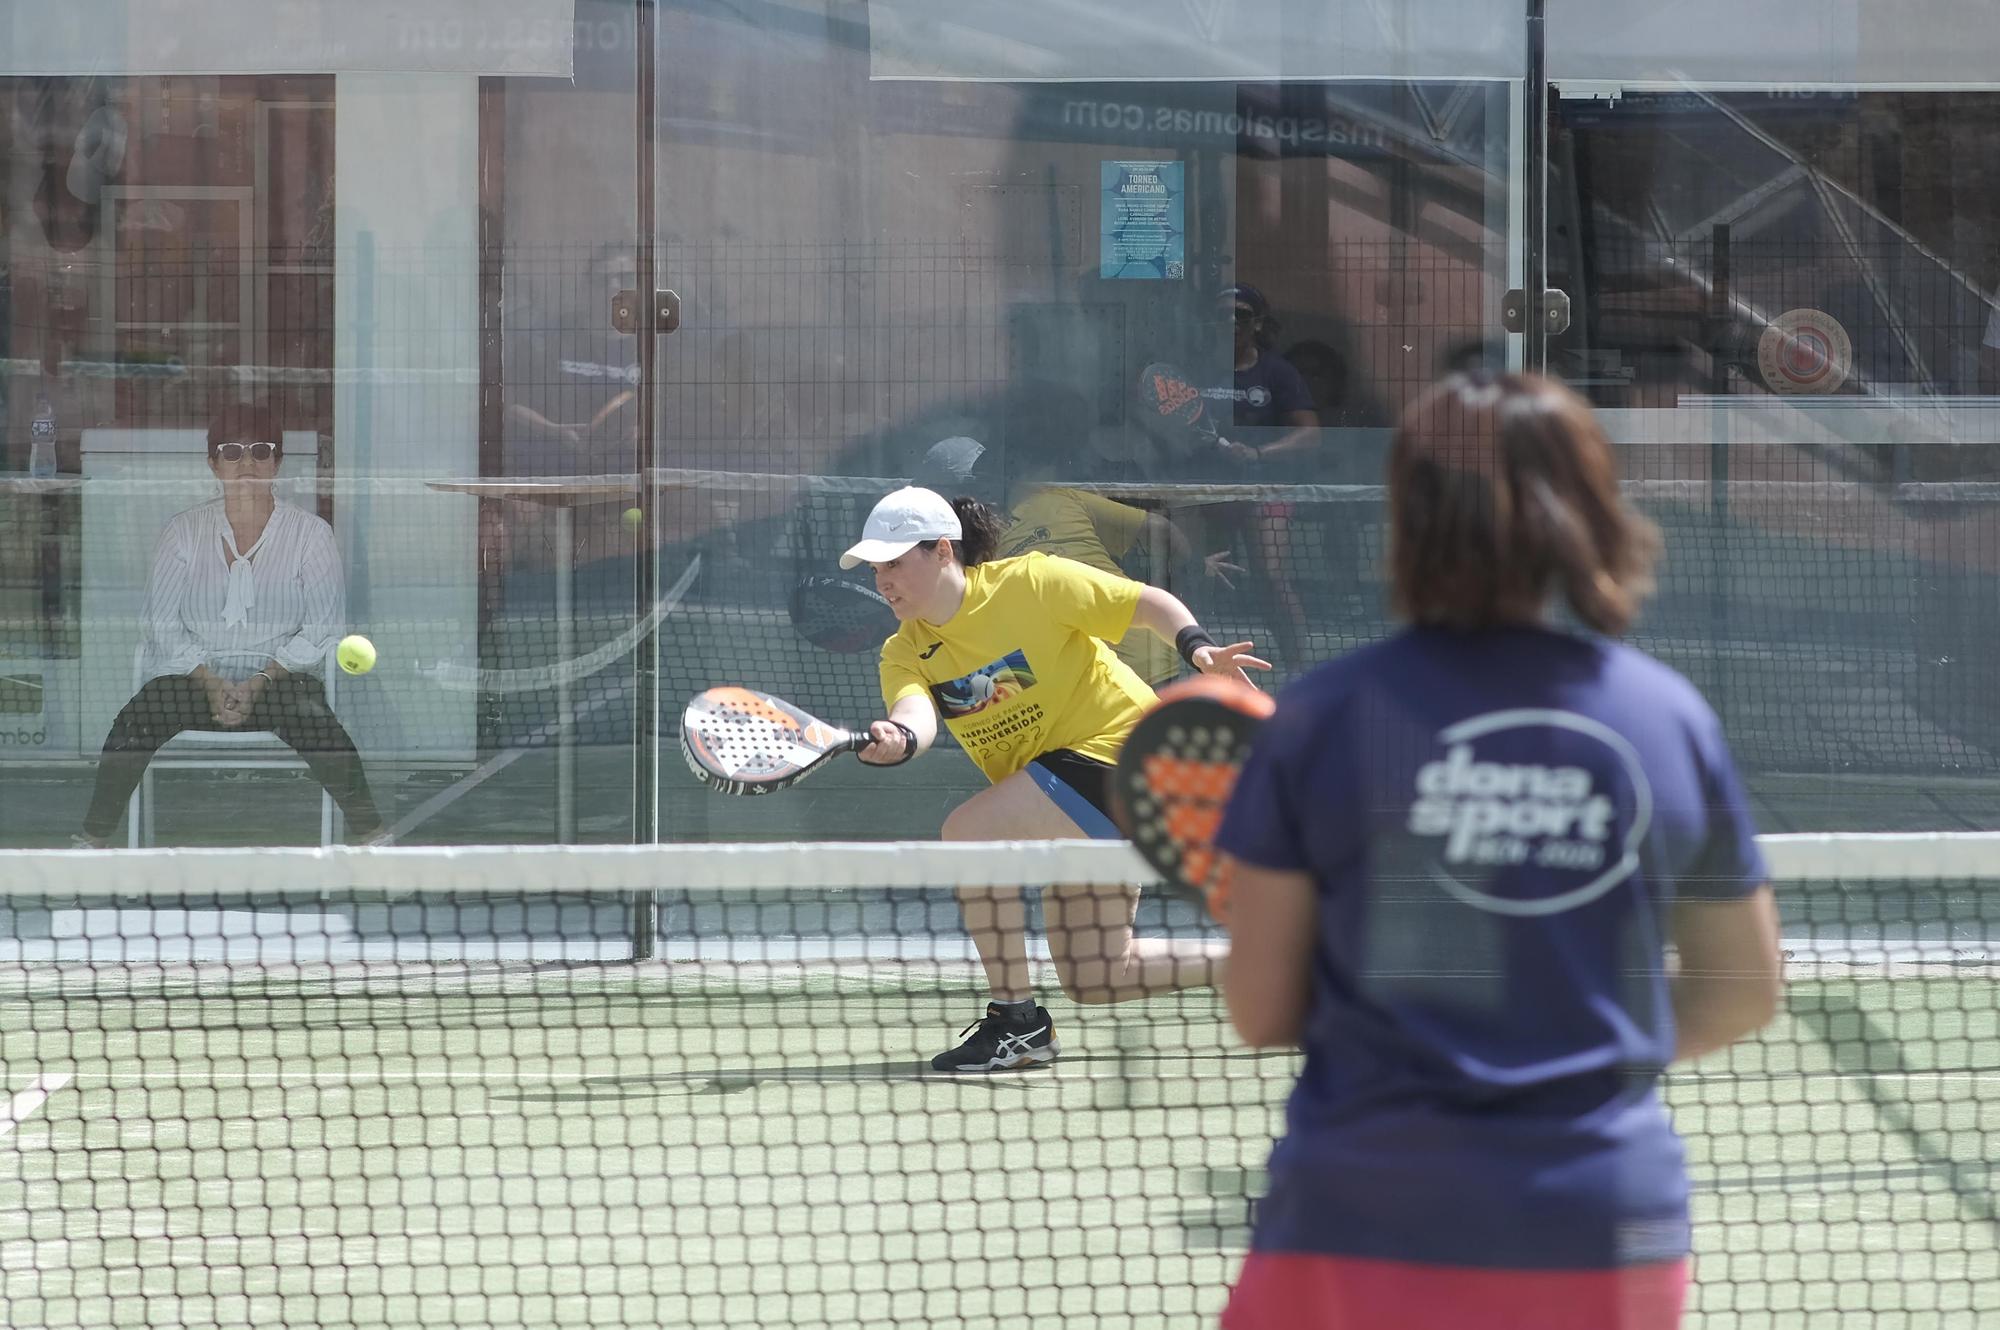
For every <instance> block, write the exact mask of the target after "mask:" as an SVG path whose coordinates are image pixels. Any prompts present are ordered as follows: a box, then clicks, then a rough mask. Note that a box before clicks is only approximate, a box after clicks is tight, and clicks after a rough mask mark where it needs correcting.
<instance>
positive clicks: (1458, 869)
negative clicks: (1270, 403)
mask: <svg viewBox="0 0 2000 1330" xmlns="http://www.w3.org/2000/svg"><path fill="white" fill-rule="evenodd" d="M1389 506H1390V563H1391V569H1392V573H1391V576H1392V592H1393V597H1394V602H1395V607H1396V609H1397V610H1398V612H1399V613H1400V614H1401V615H1402V616H1403V617H1404V618H1406V619H1408V620H1409V622H1410V626H1409V627H1408V628H1407V629H1405V630H1404V631H1403V632H1401V633H1400V634H1398V635H1396V636H1395V637H1392V638H1390V639H1389V640H1387V641H1385V642H1382V643H1379V644H1377V645H1375V646H1372V647H1369V648H1366V649H1364V650H1361V651H1358V652H1355V653H1354V654H1352V655H1350V656H1348V657H1346V658H1345V659H1342V660H1340V661H1337V662H1335V663H1333V664H1330V665H1325V666H1322V667H1320V668H1319V669H1317V670H1315V671H1314V672H1313V673H1311V674H1310V675H1308V676H1307V677H1306V678H1305V679H1303V680H1301V681H1300V682H1299V683H1298V684H1297V685H1296V686H1294V687H1292V688H1291V689H1289V690H1288V691H1287V692H1286V693H1285V694H1284V695H1283V696H1282V697H1281V699H1280V701H1279V706H1278V711H1277V715H1276V716H1275V718H1274V719H1273V721H1272V722H1271V723H1269V724H1267V725H1266V726H1265V727H1264V729H1263V731H1262V732H1261V734H1260V736H1259V739H1258V742H1257V745H1256V747H1255V749H1254V750H1253V752H1252V754H1251V757H1250V759H1249V761H1248V763H1247V765H1246V766H1245V769H1244V771H1243V775H1242V778H1241V780H1240V781H1239V783H1238V784H1237V786H1236V790H1235V793H1234V796H1233V798H1232V800H1231V802H1230V805H1229V812H1228V815H1227V817H1226V819H1225V821H1224V824H1223V828H1222V832H1221V834H1220V836H1219V837H1218V844H1219V845H1220V847H1221V848H1222V849H1223V850H1224V851H1225V852H1226V853H1227V854H1229V855H1230V856H1232V858H1233V860H1234V872H1235V878H1234V889H1233V890H1234V894H1233V901H1232V907H1231V908H1232V914H1231V919H1230V926H1231V932H1232V942H1233V952H1232V956H1233V961H1232V964H1231V965H1230V967H1229V972H1228V976H1227V979H1226V983H1225V989H1226V995H1227V1000H1228V1005H1229V1011H1230V1016H1231V1018H1232V1020H1233V1021H1234V1023H1235V1025H1236V1028H1237V1030H1238V1031H1239V1033H1241V1035H1242V1036H1243V1038H1244V1039H1245V1040H1246V1041H1247V1042H1249V1043H1250V1044H1252V1045H1256V1046H1283V1045H1298V1046H1300V1047H1302V1048H1303V1049H1304V1050H1305V1063H1304V1067H1303V1070H1302V1073H1301V1075H1300V1078H1299V1083H1298V1086H1297V1088H1296V1089H1295V1090H1294V1092H1293V1094H1292V1098H1291V1101H1290V1105H1289V1109H1288V1113H1287V1126H1286V1131H1285V1135H1284V1137H1283V1138H1282V1139H1281V1140H1280V1141H1279V1142H1278V1144H1277V1146H1276V1148H1275V1149H1274V1150H1273V1152H1272V1156H1271V1164H1270V1195H1269V1197H1268V1198H1267V1199H1266V1200H1265V1201H1264V1202H1263V1204H1262V1205H1261V1206H1260V1207H1259V1209H1258V1211H1257V1222H1256V1228H1255V1234H1254V1237H1253V1240H1252V1244H1251V1252H1250V1255H1249V1257H1248V1258H1247V1259H1246V1260H1245V1263H1244V1267H1243V1272H1242V1276H1241V1279H1240V1281H1239V1282H1238V1284H1237V1286H1236V1289H1235V1291H1234V1293H1233V1295H1232V1297H1231V1299H1230V1303H1229V1307H1228V1310H1227V1312H1226V1313H1225V1315H1224V1318H1223V1325H1224V1326H1225V1327H1228V1328H1229V1330H1262V1328H1263V1327H1281V1326H1282V1327H1286V1330H1335V1328H1336V1327H1339V1328H1342V1330H1347V1328H1353V1330H1361V1328H1362V1327H1366V1328H1367V1330H1379V1328H1380V1327H1392V1326H1393V1327H1403V1328H1406V1330H1668V1328H1669V1327H1672V1326H1675V1325H1677V1324H1678V1323H1679V1319H1680V1311H1681V1306H1682V1303H1683V1301H1684V1298H1685V1292H1686V1284H1687V1277H1688V1252H1689V1226H1688V1182H1687V1173H1686V1169H1685V1166H1684V1162H1683V1153H1682V1147H1681V1142H1680V1139H1679V1138H1678V1136H1676V1135H1675V1133H1674V1130H1673V1128H1672V1125H1671V1124H1670V1123H1669V1121H1668V1118H1667V1112H1666V1108H1665V1106H1664V1104H1663V1103H1662V1101H1661V1097H1660V1093H1659V1088H1658V1082H1659V1079H1660V1075H1661V1073H1662V1071H1664V1069H1665V1068H1666V1066H1667V1064H1668V1063H1669V1062H1672V1061H1675V1060H1677V1059H1681V1058H1692V1057H1698V1056H1700V1055H1702V1054H1704V1053H1707V1052H1710V1051H1713V1050H1715V1049H1719V1048H1722V1047H1724V1046H1725V1045H1727V1044H1729V1043H1731V1042H1732V1041H1734V1040H1737V1039H1740V1038H1742V1037H1743V1036H1744V1035H1746V1034H1749V1033H1750V1032H1752V1031H1754V1030H1756V1029H1757V1028H1759V1027H1760V1026H1762V1025H1763V1024H1764V1023H1765V1022H1767V1021H1768V1020H1769V1019H1770V1018H1771V1016H1772V1014H1773V1012H1774V1011H1775V1010H1776V1007H1777V1003H1778V999H1779V992H1780V985H1781V969H1780V958H1779V953H1778V940H1777V939H1778V925H1777V914H1776V909H1775V906H1774V904H1773V901H1772V893H1771V889H1770V886H1769V885H1768V882H1767V878H1768V874H1767V872H1766V870H1765V866H1764V862H1763V859H1762V857H1761V855H1760V853H1759V851H1758V848H1757V844H1756V841H1755V839H1754V833H1753V828H1752V826H1751V821H1750V816H1749V813H1748V811H1747V808H1746V799H1745V796H1744V793H1743V790H1742V787H1741V785H1740V783H1739V781H1738V778H1737V774H1736V770H1735V765H1734V763H1733V761H1732V759H1731V757H1730V754H1729V749H1728V746H1727V745H1726V744H1725V743H1724V741H1723V737H1722V731H1721V727H1720V725H1719V724H1718V722H1717V720H1716V718H1715V715H1714V713H1713V712H1712V711H1711V710H1710V709H1709V707H1708V705H1707V704H1706V703H1705V702H1704V701H1703V700H1702V699H1701V697H1700V695H1699V694H1698V693H1697V692H1696V691H1695V690H1694V688H1693V687H1692V686H1690V685H1689V684H1688V682H1687V681H1686V680H1684V679H1682V678H1681V677H1680V676H1679V675H1677V674H1675V673H1673V672H1672V671H1671V670H1669V669H1667V668H1666V667H1665V666H1663V665H1661V664H1659V663H1658V662H1657V661H1654V660H1653V659H1651V658H1650V657H1648V656H1646V655H1644V654H1642V653H1640V652H1638V651H1636V650H1634V649H1632V648H1630V647H1626V646H1623V645H1620V644H1618V643H1616V642H1615V641H1613V640H1611V637H1612V635H1615V634H1618V633H1620V632H1622V631H1624V630H1625V628H1626V627H1627V626H1628V625H1629V624H1630V622H1631V620H1632V618H1633V616H1634V614H1635V613H1636V611H1637V608H1638V604H1639V601H1640V598H1641V597H1642V595H1643V594H1644V593H1645V591H1646V590H1647V589H1648V587H1649V582H1650V578H1649V571H1650V568H1651V565H1652V562H1653V558H1654V556H1655V553H1656V550H1657V545H1658V538H1657V535H1656V534H1655V532H1654V531H1653V529H1652V527H1651V526H1650V525H1649V524H1648V523H1647V522H1646V521H1645V520H1644V519H1643V518H1641V517H1639V516H1637V515H1636V514H1634V513H1633V512H1631V511H1630V510H1628V509H1627V508H1626V507H1625V506H1624V504H1623V502H1622V499H1621V497H1620V495H1619V492H1618V486H1617V480H1616V476H1615V473H1614V468H1613V463H1612V458H1611V453H1610V449H1609V446H1608V444H1607V443H1606V441H1605V438H1604V435H1603V432H1602V431H1601V429H1600V428H1599V427H1598V425H1597V424H1596V422H1595V420H1594V419H1593V418H1592V416H1591V414H1590V411H1589V408H1588V407H1587V406H1586V405H1585V404H1584V403H1583V402H1582V400H1581V399H1580V398H1578V397H1577V396H1576V395H1575V394H1573V393H1571V392H1570V391H1569V390H1568V389H1566V388H1564V387H1562V386H1560V385H1558V384H1556V383H1554V382H1552V381H1549V380H1545V379H1539V378H1529V377H1521V376H1514V375H1506V376H1498V375H1493V374H1490V373H1479V374H1470V375H1454V376H1452V377H1451V378H1449V379H1447V380H1445V381H1444V383H1442V384H1441V385H1440V386H1438V387H1437V388H1435V389H1433V390H1432V391H1431V392H1430V393H1429V394H1427V395H1426V396H1424V397H1423V398H1421V399H1420V400H1419V401H1417V402H1416V403H1415V404H1414V405H1413V406H1412V407H1411V408H1410V410H1409V411H1408V413H1407V414H1406V415H1405V417H1404V419H1403V422H1402V425H1401V427H1400V428H1399V430H1398V431H1397V434H1396V438H1395V442H1394V445H1393V447H1392V450H1391V454H1390V462H1389ZM1558 603H1560V604H1563V605H1566V606H1567V608H1568V610H1569V612H1570V613H1571V614H1572V615H1573V616H1574V618H1575V619H1576V620H1577V621H1579V622H1580V623H1581V624H1582V625H1583V628H1582V629H1580V630H1573V629H1568V628H1564V627H1560V626H1558V623H1557V621H1556V618H1555V611H1554V607H1555V606H1556V605H1557V604H1558ZM1668 940H1671V941H1672V942H1673V943H1674V944H1675V945H1676V947H1677V949H1678V952H1679V957H1680V961H1679V969H1678V972H1677V973H1670V971H1669V968H1668V965H1667V961H1666V954H1665V944H1666V942H1667V941H1668Z"/></svg>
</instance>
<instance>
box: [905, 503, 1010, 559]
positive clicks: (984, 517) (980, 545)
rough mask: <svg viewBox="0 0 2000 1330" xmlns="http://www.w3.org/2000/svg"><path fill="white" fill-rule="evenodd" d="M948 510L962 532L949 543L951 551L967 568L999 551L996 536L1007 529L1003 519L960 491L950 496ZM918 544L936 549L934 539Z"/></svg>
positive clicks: (998, 538)
mask: <svg viewBox="0 0 2000 1330" xmlns="http://www.w3.org/2000/svg"><path fill="white" fill-rule="evenodd" d="M951 510H952V511H953V512H954V513H957V514H958V524H959V526H960V527H962V528H964V531H965V534H964V535H962V536H960V537H959V538H958V539H957V540H954V541H953V542H952V543H951V548H952V553H953V555H954V556H956V557H957V559H958V561H959V562H960V563H961V564H963V565H965V566H966V567H967V568H977V567H978V566H979V565H980V564H982V563H985V562H986V561H987V560H988V559H990V558H992V557H993V555H994V553H995V552H996V551H998V550H999V548H1000V537H1001V535H1002V533H1004V532H1005V531H1006V530H1007V519H1006V518H1004V517H1002V516H1001V515H1000V514H999V512H998V511H996V510H995V509H993V508H991V507H989V506H988V505H986V504H983V503H981V502H980V501H979V500H977V499H975V498H973V497H972V496H971V495H970V494H961V495H959V496H958V497H957V498H955V499H953V500H952V501H951ZM922 544H923V547H924V548H925V549H927V550H934V549H936V548H937V542H936V541H935V540H926V541H924V542H922Z"/></svg>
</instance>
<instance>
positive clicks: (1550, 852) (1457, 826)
mask: <svg viewBox="0 0 2000 1330" xmlns="http://www.w3.org/2000/svg"><path fill="white" fill-rule="evenodd" d="M1532 729H1557V730H1568V731H1569V732H1571V733H1573V734H1579V735H1582V736H1584V737H1585V738H1588V739H1592V740H1595V741H1596V742H1597V743H1599V744H1602V745H1603V746H1604V748H1605V750H1606V755H1607V756H1608V757H1609V758H1611V759H1612V762H1611V764H1610V766H1606V765H1605V764H1594V765H1597V766H1598V767H1599V768H1600V770H1609V769H1610V768H1611V767H1617V768H1622V769H1623V771H1624V773H1625V778H1626V781H1627V783H1628V784H1629V786H1630V788H1631V792H1632V794H1631V808H1630V810H1629V818H1630V820H1629V823H1628V824H1627V825H1626V826H1625V828H1624V834H1623V836H1617V835H1616V833H1617V832H1618V830H1619V826H1618V824H1619V822H1620V821H1621V819H1620V817H1619V810H1618V804H1617V801H1616V799H1615V798H1614V797H1613V796H1614V793H1615V792H1614V791H1612V790H1609V789H1603V788H1600V786H1599V781H1598V777H1597V775H1596V774H1594V773H1593V772H1592V770H1591V769H1590V767H1588V766H1582V765H1573V764H1572V765H1563V766H1543V765H1541V764H1540V763H1533V762H1506V761H1494V760H1488V759H1482V758H1481V757H1480V756H1479V753H1478V741H1479V740H1481V739H1485V738H1488V737H1490V736H1493V735H1498V734H1504V733H1506V732H1508V731H1511V730H1532ZM1437 737H1438V742H1439V744H1440V745H1442V746H1443V748H1444V750H1445V751H1444V756H1443V757H1441V758H1436V759H1434V760H1432V761H1430V762H1426V763H1425V764H1424V765H1423V766H1422V767H1420V768H1419V769H1418V771H1417V788H1416V800H1415V802H1413V803H1412V804H1411V805H1410V820H1409V830H1410V832H1411V833H1412V834H1413V835H1416V836H1421V837H1424V838H1425V839H1428V840H1436V841H1438V842H1439V845H1438V847H1437V851H1436V854H1435V855H1434V857H1433V858H1432V859H1431V862H1430V866H1429V867H1430V874H1431V876H1432V878H1434V879H1435V880H1436V882H1437V884H1438V885H1439V886H1440V887H1442V888H1443V889H1444V890H1445V891H1446V892H1447V893H1449V894H1450V895H1451V896H1453V897H1454V898H1456V899H1457V900H1459V901H1462V902H1464V903H1465V904H1467V905H1470V906H1472V907H1473V908H1474V909H1476V910H1484V911H1487V912H1488V913H1491V914H1509V915H1522V916H1527V915H1548V914H1561V913H1563V912H1564V911H1566V910H1574V909H1577V908H1579V907H1580V906H1584V905H1588V904H1590V903H1591V902H1592V901H1594V900H1596V899H1597V898H1598V897H1600V896H1602V895H1604V894H1605V893H1606V892H1608V891H1610V890H1611V889H1612V888H1613V887H1615V886H1617V885H1618V884H1619V883H1621V882H1623V881H1625V880H1626V879H1627V878H1629V877H1631V876H1632V874H1633V873H1634V872H1635V871H1637V869H1638V867H1639V846H1640V844H1641V843H1642V842H1643V841H1644V839H1645V836H1646V831H1647V828H1649V827H1650V826H1651V825H1652V821H1653V790H1652V786H1651V785H1649V784H1648V783H1647V781H1646V773H1645V771H1644V770H1642V769H1641V767H1640V765H1639V753H1638V750H1637V749H1635V748H1633V747H1632V745H1631V744H1630V743H1629V742H1627V741H1626V739H1625V736H1623V735H1621V734H1619V733H1618V732H1617V731H1616V730H1613V729H1612V728H1611V727H1610V726H1608V725H1604V724H1602V723H1600V722H1598V721H1594V720H1591V719H1590V718H1589V717H1587V716H1579V715H1577V714H1575V713H1574V712H1569V711H1553V710H1544V709H1539V708H1521V709H1518V710H1513V711H1493V712H1488V713H1487V714H1486V715H1483V716H1474V717H1472V718H1471V719H1469V720H1462V721H1460V722H1458V724H1456V725H1452V726H1449V727H1447V728H1446V729H1443V730H1440V731H1439V732H1438V736H1437ZM1614 838H1615V839H1616V842H1617V843H1615V844H1614V843H1613V842H1614ZM1508 869H1542V870H1546V871H1549V872H1552V873H1557V874H1565V875H1572V874H1582V875H1586V880H1585V881H1584V882H1583V884H1582V885H1581V886H1577V887H1573V888H1571V889H1569V890H1567V891H1563V892H1559V893H1558V894H1556V895H1553V896H1540V897H1534V898H1529V899H1521V898H1518V897H1511V896H1500V895H1496V894H1494V892H1493V891H1491V890H1490V889H1488V887H1487V886H1485V885H1475V884H1474V883H1473V882H1470V881H1467V877H1468V876H1470V875H1472V874H1474V873H1477V874H1478V876H1479V877H1480V878H1482V879H1490V878H1491V877H1492V875H1493V872H1494V870H1508ZM1507 876H1509V877H1512V876H1513V874H1511V873H1509V874H1507Z"/></svg>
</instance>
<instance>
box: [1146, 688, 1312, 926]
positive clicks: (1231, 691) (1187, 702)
mask: <svg viewBox="0 0 2000 1330" xmlns="http://www.w3.org/2000/svg"><path fill="white" fill-rule="evenodd" d="M1276 705H1277V704H1276V703H1274V702H1273V701H1272V700H1271V697H1270V695H1269V694H1268V693H1261V692H1258V691H1257V690H1256V689H1255V688H1251V687H1249V686H1248V685H1245V684H1241V683H1238V682H1236V681H1235V680H1233V679H1219V678H1216V677H1214V676H1211V675H1200V676H1197V677H1196V678H1193V679H1184V680H1182V681H1181V682H1179V683H1177V684H1174V685H1172V686H1170V687H1168V688H1166V689H1163V690H1162V691H1161V693H1160V701H1159V703H1158V705H1156V706H1155V707H1154V708H1153V709H1152V710H1151V711H1148V712H1147V713H1146V714H1145V715H1144V716H1142V717H1141V718H1140V720H1139V723H1138V724H1137V725H1136V726H1134V727H1133V729H1132V733H1131V735H1130V736H1129V737H1128V738H1127V739H1126V740H1125V746H1124V748H1123V749H1121V750H1120V752H1119V754H1118V771H1117V774H1116V776H1115V777H1114V781H1115V790H1116V798H1115V799H1114V807H1115V809H1116V811H1117V814H1118V824H1119V827H1120V828H1121V829H1122V830H1123V831H1124V832H1125V834H1126V835H1127V836H1128V837H1130V838H1131V840H1132V844H1133V846H1134V847H1135V848H1136V849H1137V850H1138V851H1139V853H1140V854H1141V855H1142V856H1144V858H1145V860H1146V862H1147V863H1149V864H1151V865H1152V866H1153V867H1154V868H1155V869H1157V870H1158V871H1159V873H1160V876H1162V877H1164V878H1165V879H1166V880H1167V882H1168V883H1169V884H1170V885H1172V886H1175V887H1177V888H1179V889H1180V890H1182V891H1183V892H1185V893H1187V894H1190V895H1194V896H1199V897H1201V898H1202V899H1203V900H1205V901H1207V903H1208V908H1209V913H1211V914H1213V915H1214V916H1215V917H1216V919H1218V920H1219V921H1221V922H1222V923H1225V924H1226V923H1228V922H1229V884H1228V882H1227V881H1226V880H1225V878H1226V874H1225V873H1224V872H1223V868H1222V855H1221V854H1220V853H1219V852H1218V851H1217V850H1216V848H1215V835H1216V833H1217V832H1218V831H1220V830H1221V829H1222V814H1223V810H1224V809H1225V808H1227V807H1228V804H1229V796H1230V794H1231V793H1232V792H1234V790H1235V789H1236V778H1237V777H1238V776H1239V775H1241V774H1242V772H1243V763H1244V761H1245V760H1246V759H1247V758H1248V757H1249V756H1250V744H1251V741H1252V740H1254V739H1255V738H1256V737H1257V731H1258V730H1260V729H1262V728H1263V725H1264V722H1265V721H1266V720H1268V719H1269V718H1270V716H1271V713H1272V712H1273V710H1275V709H1276Z"/></svg>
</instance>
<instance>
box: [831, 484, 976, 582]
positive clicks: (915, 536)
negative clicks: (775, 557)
mask: <svg viewBox="0 0 2000 1330" xmlns="http://www.w3.org/2000/svg"><path fill="white" fill-rule="evenodd" d="M964 535H965V528H964V527H962V526H960V525H959V522H958V514H957V513H955V512H953V511H952V510H951V505H950V504H949V503H947V502H945V498H944V496H943V495H941V494H939V493H937V492H936V491H935V490H927V489H919V488H918V487H917V486H915V485H908V486H905V487H904V488H902V489H899V490H897V491H896V492H895V493H894V494H891V495H888V496H886V497H885V498H883V499H882V501H881V502H880V503H877V504H876V505H875V508H874V510H873V511H872V512H870V513H869V514H868V521H867V522H866V523H864V524H863V525H862V528H861V539H860V540H858V541H856V542H855V543H854V545H853V546H852V547H850V548H849V549H848V551H847V553H845V554H843V555H841V556H840V566H841V567H842V568H855V567H859V566H860V565H862V564H864V563H887V562H889V560H891V559H900V558H902V557H903V556H904V555H905V554H908V553H909V552H910V551H911V550H913V549H915V548H916V547H917V546H918V545H920V544H922V543H923V542H924V541H926V540H960V539H962V538H963V537H964Z"/></svg>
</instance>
